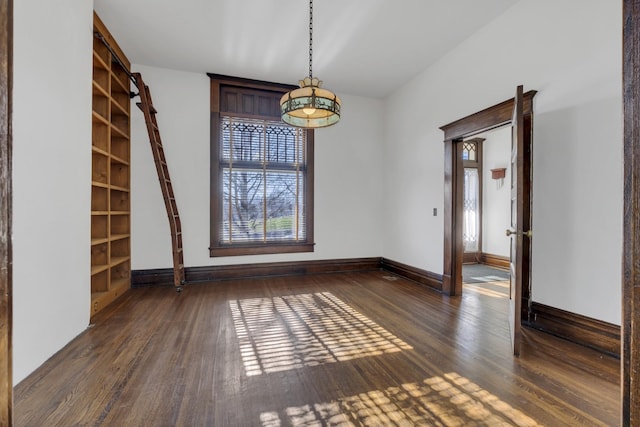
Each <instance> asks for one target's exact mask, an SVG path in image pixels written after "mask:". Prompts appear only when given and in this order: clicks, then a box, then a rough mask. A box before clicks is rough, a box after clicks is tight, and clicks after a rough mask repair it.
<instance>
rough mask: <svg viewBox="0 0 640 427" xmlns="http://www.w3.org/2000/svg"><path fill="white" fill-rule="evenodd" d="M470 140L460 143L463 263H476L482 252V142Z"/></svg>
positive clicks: (476, 139)
mask: <svg viewBox="0 0 640 427" xmlns="http://www.w3.org/2000/svg"><path fill="white" fill-rule="evenodd" d="M483 141H484V138H472V139H468V140H465V141H463V142H461V144H462V165H463V167H464V185H463V188H464V191H463V200H462V206H463V215H462V220H463V227H462V241H463V244H464V256H463V262H465V263H471V262H478V259H479V253H480V252H481V251H482V145H483V144H482V142H483Z"/></svg>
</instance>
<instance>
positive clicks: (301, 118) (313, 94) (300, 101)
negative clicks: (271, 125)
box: [280, 0, 340, 128]
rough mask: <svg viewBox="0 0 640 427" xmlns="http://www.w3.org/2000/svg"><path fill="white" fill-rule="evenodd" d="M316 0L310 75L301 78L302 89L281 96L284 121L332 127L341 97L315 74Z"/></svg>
mask: <svg viewBox="0 0 640 427" xmlns="http://www.w3.org/2000/svg"><path fill="white" fill-rule="evenodd" d="M312 64H313V0H309V76H307V77H305V78H304V79H303V80H300V81H299V82H298V83H299V85H300V88H298V89H294V90H292V91H290V92H288V93H285V94H284V95H283V96H282V98H280V112H281V113H282V121H284V122H285V123H288V124H290V125H292V126H296V127H301V128H321V127H327V126H331V125H333V124H336V123H338V120H340V98H338V97H337V96H336V94H334V93H333V92H331V91H330V90H327V89H323V88H321V87H320V86H322V80H319V79H318V78H317V77H313V69H312V68H313V67H312Z"/></svg>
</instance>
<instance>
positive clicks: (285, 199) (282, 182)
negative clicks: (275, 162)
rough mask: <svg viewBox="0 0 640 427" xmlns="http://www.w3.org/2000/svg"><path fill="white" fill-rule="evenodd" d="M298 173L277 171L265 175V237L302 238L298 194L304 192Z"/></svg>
mask: <svg viewBox="0 0 640 427" xmlns="http://www.w3.org/2000/svg"><path fill="white" fill-rule="evenodd" d="M299 178H300V176H299V174H296V173H295V172H293V173H291V172H288V173H287V172H284V173H283V172H277V173H269V174H268V175H267V227H266V232H267V239H268V240H299V239H304V238H305V235H304V227H303V226H304V223H302V222H301V221H300V219H301V218H300V217H301V215H300V213H299V211H300V210H301V208H302V204H301V203H300V200H299V198H300V196H301V195H302V194H303V193H304V188H302V183H301V182H300V179H299Z"/></svg>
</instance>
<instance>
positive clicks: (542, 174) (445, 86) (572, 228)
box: [384, 0, 622, 324]
mask: <svg viewBox="0 0 640 427" xmlns="http://www.w3.org/2000/svg"><path fill="white" fill-rule="evenodd" d="M621 19H622V14H621V4H620V3H619V2H610V1H603V0H588V1H585V0H565V1H562V2H557V1H553V0H538V1H535V2H533V1H521V2H518V3H517V4H516V5H514V6H513V7H512V8H510V9H509V10H508V11H506V12H505V13H504V14H503V15H502V16H500V17H498V18H497V19H496V20H495V21H494V22H492V23H491V24H489V25H488V26H486V27H484V28H483V29H481V30H480V31H479V32H478V33H476V34H475V35H474V36H473V37H471V38H470V39H468V40H467V41H465V42H463V43H462V44H460V45H459V46H458V47H457V48H456V49H454V50H453V51H451V52H450V53H449V54H447V55H446V56H445V57H444V58H443V59H441V60H440V61H439V62H438V63H436V64H435V65H434V66H432V67H431V68H429V69H428V70H426V71H425V72H424V73H422V74H420V75H419V76H417V77H416V78H415V79H414V80H413V81H412V82H410V83H409V84H407V85H406V86H404V87H403V88H402V89H401V90H399V91H398V92H396V93H395V94H393V95H392V96H391V97H390V98H389V99H388V102H387V103H386V115H387V128H386V129H387V134H386V135H387V136H386V140H387V144H386V148H385V165H387V167H388V170H387V173H386V179H385V194H386V198H387V203H386V207H387V208H386V211H385V217H386V219H385V227H386V234H385V239H384V256H385V257H388V258H391V259H394V260H397V261H400V262H404V263H407V264H411V265H414V266H417V267H420V268H424V269H426V270H430V271H433V272H436V273H440V272H442V265H443V260H442V255H443V251H442V241H443V221H442V216H441V214H439V216H438V217H433V216H432V215H431V210H432V208H433V207H437V208H438V210H439V212H441V208H442V205H443V185H442V183H443V158H444V157H443V156H444V155H443V143H442V139H443V134H442V132H441V131H440V130H439V129H438V127H439V126H442V125H444V124H447V123H449V122H451V121H453V120H457V119H459V118H461V117H464V116H466V115H468V114H471V113H474V112H476V111H479V110H481V109H483V108H486V107H489V106H491V105H494V104H496V103H497V102H501V101H503V100H505V99H507V98H511V97H513V94H514V92H515V87H516V85H517V84H524V85H525V90H529V89H535V90H538V91H539V93H538V95H536V98H535V100H534V111H535V114H536V116H535V119H534V155H533V169H534V172H533V173H534V182H533V206H534V208H533V229H534V230H535V231H534V233H535V236H534V239H533V255H532V258H533V259H532V262H533V267H532V269H533V270H532V280H533V282H532V287H533V291H532V292H533V299H534V301H536V302H539V303H543V304H547V305H550V306H553V307H557V308H561V309H564V310H568V311H571V312H574V313H578V314H583V315H585V316H589V317H593V318H596V319H601V320H604V321H608V322H611V323H615V324H620V312H621V309H620V298H621V292H620V289H621V273H620V270H621V267H620V266H621V248H622V109H621V105H622V101H621V99H622V98H621V91H622V89H621V72H622V71H621V58H622V52H621V42H620V38H621V29H622V24H621Z"/></svg>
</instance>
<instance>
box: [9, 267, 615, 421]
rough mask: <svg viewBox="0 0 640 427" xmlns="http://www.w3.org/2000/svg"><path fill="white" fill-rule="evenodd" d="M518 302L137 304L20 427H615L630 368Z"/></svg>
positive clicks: (367, 284) (358, 297)
mask: <svg viewBox="0 0 640 427" xmlns="http://www.w3.org/2000/svg"><path fill="white" fill-rule="evenodd" d="M507 307H508V299H506V298H498V297H492V296H490V295H488V294H486V293H482V292H465V294H464V296H463V297H462V298H451V297H447V296H443V295H440V294H438V293H436V292H434V291H431V290H429V289H427V288H425V287H422V286H420V285H417V284H415V283H412V282H408V281H406V280H404V279H401V278H398V277H396V276H393V275H392V274H390V273H387V272H384V271H375V272H364V273H345V274H325V275H313V276H304V277H282V278H272V279H259V280H255V279H254V280H235V281H225V282H218V283H213V284H207V285H191V286H187V287H186V288H185V289H184V291H183V292H182V294H177V293H176V292H175V291H174V290H173V289H171V288H142V289H134V290H131V291H130V292H128V293H127V294H126V295H125V296H124V297H123V298H122V299H120V300H119V301H117V302H116V303H115V304H114V305H113V306H112V307H110V308H107V309H106V310H105V311H104V312H102V313H100V314H99V315H98V316H97V317H96V319H95V324H94V326H93V327H92V328H89V329H88V330H87V331H85V332H84V333H83V334H82V335H81V336H79V337H78V338H77V339H75V340H74V341H72V342H71V343H70V344H69V345H68V346H66V347H65V348H64V349H63V350H61V351H60V352H59V353H58V354H56V355H55V356H54V357H53V358H52V359H50V360H49V361H47V362H46V363H45V364H44V365H43V366H42V367H41V368H39V369H38V370H37V371H36V372H34V373H33V374H32V375H30V376H29V377H28V378H27V379H25V380H24V381H23V382H21V383H20V384H19V385H18V386H16V388H15V410H14V416H15V423H16V425H18V426H72V425H91V426H93V425H103V426H174V425H180V426H287V425H294V426H316V425H317V426H321V425H336V426H351V425H363V426H364V425H366V426H376V425H380V426H386V425H391V426H396V425H397V426H405V425H425V426H498V425H517V426H536V425H547V426H572V425H576V426H591V425H595V426H613V425H618V424H619V421H620V419H619V405H620V385H619V383H620V381H619V375H620V364H619V361H618V360H616V359H613V358H611V357H608V356H605V355H602V354H600V353H597V352H595V351H592V350H590V349H587V348H584V347H580V346H576V345H573V344H571V343H569V342H567V341H563V340H560V339H557V338H555V337H553V336H550V335H546V334H543V333H540V332H537V331H534V330H529V329H526V328H525V329H524V345H523V348H522V355H521V356H520V357H519V358H513V357H512V356H510V354H509V347H510V346H509V332H508V325H507V314H506V311H507Z"/></svg>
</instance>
